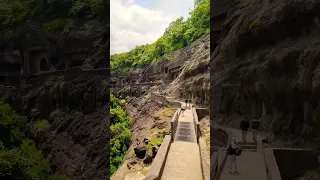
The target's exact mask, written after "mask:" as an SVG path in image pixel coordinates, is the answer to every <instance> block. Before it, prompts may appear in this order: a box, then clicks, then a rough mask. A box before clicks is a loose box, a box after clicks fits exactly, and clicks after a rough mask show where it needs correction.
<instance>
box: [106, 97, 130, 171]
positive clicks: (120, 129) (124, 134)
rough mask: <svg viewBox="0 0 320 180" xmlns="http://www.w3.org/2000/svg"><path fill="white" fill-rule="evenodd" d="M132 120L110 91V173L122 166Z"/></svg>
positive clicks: (128, 143) (128, 142)
mask: <svg viewBox="0 0 320 180" xmlns="http://www.w3.org/2000/svg"><path fill="white" fill-rule="evenodd" d="M130 126H131V121H130V119H129V118H128V117H127V115H126V113H125V111H124V110H123V109H122V108H121V106H120V101H119V99H117V98H116V97H114V95H113V94H111V93H110V132H111V138H110V139H111V140H110V147H111V152H110V175H112V174H113V173H114V172H116V170H117V169H118V168H119V167H120V165H121V162H122V160H123V157H124V156H125V154H126V152H127V150H128V147H129V145H130V135H131V133H130Z"/></svg>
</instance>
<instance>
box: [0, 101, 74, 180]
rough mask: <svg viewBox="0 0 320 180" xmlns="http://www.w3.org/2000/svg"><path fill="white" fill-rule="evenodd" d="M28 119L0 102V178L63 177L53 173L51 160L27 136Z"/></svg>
mask: <svg viewBox="0 0 320 180" xmlns="http://www.w3.org/2000/svg"><path fill="white" fill-rule="evenodd" d="M27 129H28V128H27V121H26V119H25V118H23V117H21V116H19V115H17V114H15V112H14V111H13V110H12V108H11V107H10V106H9V105H8V104H5V103H4V102H3V101H0V179H4V180H9V179H34V180H44V179H47V180H66V179H68V178H66V177H64V176H61V175H59V174H55V175H53V174H52V171H51V169H50V163H49V161H48V160H46V159H45V157H44V156H43V154H42V152H41V151H38V150H37V147H36V144H35V143H34V142H33V141H32V140H31V139H30V138H28V137H27V136H26V134H27Z"/></svg>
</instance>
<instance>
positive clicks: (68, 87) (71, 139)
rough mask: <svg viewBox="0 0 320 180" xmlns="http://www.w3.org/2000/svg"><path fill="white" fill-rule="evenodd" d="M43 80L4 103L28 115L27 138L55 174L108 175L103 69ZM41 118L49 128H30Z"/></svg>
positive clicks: (106, 96)
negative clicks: (44, 156) (40, 151)
mask: <svg viewBox="0 0 320 180" xmlns="http://www.w3.org/2000/svg"><path fill="white" fill-rule="evenodd" d="M67 74H68V73H63V72H62V73H60V74H56V75H52V76H50V77H46V78H45V79H44V80H43V82H41V81H39V84H37V85H33V86H31V87H30V88H29V89H25V90H21V91H16V92H12V93H11V94H10V95H8V96H7V102H9V103H10V104H12V105H13V107H14V108H15V109H16V111H17V112H18V113H19V114H22V115H25V116H27V117H28V121H29V126H30V129H31V135H32V136H34V139H35V140H36V143H37V146H38V148H39V149H41V150H42V151H43V152H44V154H45V155H46V157H47V158H48V159H49V160H50V162H51V165H52V169H53V171H54V172H60V173H62V174H65V175H66V176H68V177H70V178H72V179H79V180H80V179H83V180H84V179H96V180H98V179H107V178H108V177H109V168H108V167H109V142H108V139H107V138H108V137H109V134H108V132H109V131H108V128H107V127H109V125H108V123H109V121H108V114H109V113H108V112H109V104H108V102H109V89H108V80H109V75H108V71H106V72H105V74H102V73H100V74H99V75H97V73H95V72H94V71H92V72H91V71H90V72H82V73H78V74H75V76H76V77H75V78H71V77H70V76H68V75H67ZM41 119H46V120H48V122H49V128H45V129H38V128H35V126H34V123H35V122H36V121H38V120H41Z"/></svg>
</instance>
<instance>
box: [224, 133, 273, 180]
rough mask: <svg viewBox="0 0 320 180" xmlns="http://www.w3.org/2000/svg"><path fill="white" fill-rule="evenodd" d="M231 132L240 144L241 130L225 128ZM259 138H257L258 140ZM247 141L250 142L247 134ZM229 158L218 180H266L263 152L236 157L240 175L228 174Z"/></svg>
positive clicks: (250, 135)
mask: <svg viewBox="0 0 320 180" xmlns="http://www.w3.org/2000/svg"><path fill="white" fill-rule="evenodd" d="M225 129H227V130H228V131H231V132H232V133H233V135H234V136H235V137H236V138H237V140H238V141H239V142H240V141H242V135H241V130H239V129H233V128H225ZM259 138H260V137H259V136H258V139H259ZM247 141H248V142H252V133H251V132H248V135H247ZM229 160H230V159H229V157H228V159H227V161H226V163H225V166H224V168H223V171H222V174H221V177H220V180H267V172H266V166H265V161H264V155H263V152H261V151H257V152H251V151H243V152H242V154H241V155H240V156H237V170H238V172H239V173H240V174H230V173H229V167H230V166H229V164H230V162H229ZM233 171H234V169H233Z"/></svg>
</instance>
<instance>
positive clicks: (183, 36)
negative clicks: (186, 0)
mask: <svg viewBox="0 0 320 180" xmlns="http://www.w3.org/2000/svg"><path fill="white" fill-rule="evenodd" d="M209 32H210V1H209V0H197V1H196V4H195V8H194V10H192V11H191V12H190V17H189V18H188V19H186V20H184V19H183V17H180V18H178V19H176V20H175V21H173V22H171V23H170V25H169V27H168V28H167V29H166V30H165V32H164V34H163V35H162V36H161V37H160V38H158V40H157V41H156V42H154V43H153V44H146V45H140V46H137V47H136V48H134V49H132V50H131V51H129V52H125V53H121V54H114V55H112V56H111V69H113V70H115V69H122V70H124V71H130V70H132V69H135V68H143V67H146V66H147V65H149V64H150V63H152V62H156V61H158V60H160V58H161V57H162V58H165V57H164V56H165V55H166V54H168V53H171V52H173V51H176V50H179V49H181V48H184V47H186V46H188V45H189V44H190V43H191V42H193V41H194V40H196V39H198V38H199V37H200V36H202V35H204V34H207V33H209Z"/></svg>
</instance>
